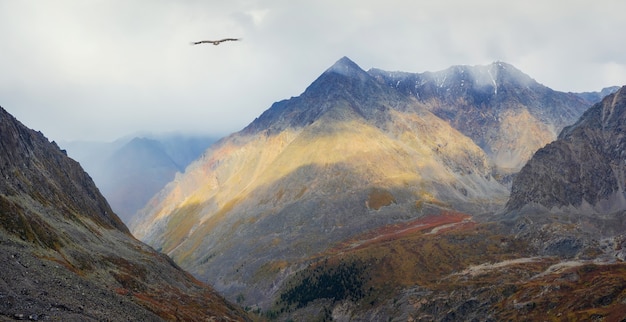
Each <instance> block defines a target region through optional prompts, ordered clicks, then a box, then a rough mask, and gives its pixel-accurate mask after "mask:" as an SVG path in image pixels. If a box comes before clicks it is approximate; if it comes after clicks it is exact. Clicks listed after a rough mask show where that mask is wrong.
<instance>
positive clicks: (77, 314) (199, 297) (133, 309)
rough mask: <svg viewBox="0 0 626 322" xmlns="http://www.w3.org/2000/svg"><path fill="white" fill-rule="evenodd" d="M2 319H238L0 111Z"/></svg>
mask: <svg viewBox="0 0 626 322" xmlns="http://www.w3.org/2000/svg"><path fill="white" fill-rule="evenodd" d="M0 151H1V153H0V175H1V176H2V180H0V272H1V274H0V319H1V320H32V321H37V320H59V321H160V320H188V321H204V320H219V321H244V320H248V319H249V318H248V317H247V314H246V313H245V312H243V311H242V310H241V309H239V308H238V307H237V306H235V305H232V304H230V303H229V302H227V301H225V300H224V299H223V298H222V297H221V296H220V295H218V294H217V293H216V292H215V291H214V290H213V289H212V288H211V287H209V286H207V285H205V284H203V283H201V282H199V281H198V280H196V279H195V278H193V277H192V276H191V275H190V274H188V273H186V272H185V271H183V270H182V269H181V268H180V267H178V265H176V264H175V263H174V262H173V261H172V260H170V259H169V258H168V257H166V256H164V255H162V254H160V253H157V252H156V251H154V250H153V249H152V248H150V247H149V246H147V245H145V244H143V243H142V242H140V241H138V240H136V239H135V238H134V237H132V235H131V234H130V232H129V231H128V229H127V228H126V226H125V225H124V224H123V223H122V222H121V220H120V219H119V218H118V217H117V216H116V215H115V214H114V213H113V211H112V210H111V208H110V206H109V205H108V203H107V202H106V200H105V199H104V197H102V195H101V194H100V192H99V191H98V189H97V188H96V186H95V184H94V183H93V181H92V180H91V178H90V177H89V176H88V175H87V174H86V173H85V172H84V171H83V169H82V168H81V167H80V165H79V164H78V163H77V162H75V161H74V160H72V159H70V158H68V157H67V156H66V155H65V153H64V151H62V150H60V149H59V147H58V146H57V145H56V144H55V143H50V142H49V141H48V140H47V139H46V138H45V137H44V135H43V134H41V133H39V132H35V131H33V130H30V129H28V128H26V127H25V126H24V125H22V124H21V123H20V122H19V121H17V120H16V119H15V118H14V117H13V116H11V115H10V114H9V113H8V112H7V111H6V110H4V109H2V108H0Z"/></svg>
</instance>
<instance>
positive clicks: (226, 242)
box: [131, 57, 616, 320]
mask: <svg viewBox="0 0 626 322" xmlns="http://www.w3.org/2000/svg"><path fill="white" fill-rule="evenodd" d="M613 90H614V89H613ZM588 99H592V100H593V96H590V95H579V94H574V93H562V92H557V91H553V90H551V89H549V88H547V87H545V86H543V85H541V84H539V83H537V82H536V81H534V80H532V79H531V78H530V77H529V76H527V75H525V74H523V73H522V72H520V71H519V70H517V69H515V68H514V67H513V66H511V65H508V64H505V63H501V62H496V63H493V64H491V65H488V66H474V67H468V66H456V67H452V68H450V69H448V70H446V71H442V72H437V73H423V74H410V73H401V72H385V71H381V70H376V69H373V70H370V71H369V72H366V71H364V70H362V69H361V68H360V67H359V66H358V65H356V64H355V63H354V62H352V61H351V60H350V59H348V58H346V57H344V58H342V59H340V60H339V61H337V62H336V63H335V64H334V65H333V66H331V67H330V68H329V69H327V70H326V71H325V72H324V73H323V74H322V75H321V76H320V77H319V78H318V79H316V80H315V81H314V82H313V83H312V84H311V85H310V86H309V87H308V88H307V89H306V90H305V91H304V92H303V93H302V94H301V95H300V96H298V97H294V98H291V99H289V100H284V101H280V102H277V103H275V104H273V105H272V106H271V107H270V108H269V109H268V110H267V111H265V112H264V113H263V114H262V115H260V116H259V117H258V118H257V119H255V120H254V121H253V122H252V123H250V125H248V126H247V127H246V128H244V129H243V130H242V131H240V132H237V133H234V134H232V135H230V136H228V137H226V138H223V139H222V140H220V141H219V142H217V143H216V144H214V145H213V146H212V147H211V148H210V149H208V150H207V151H206V152H205V153H204V154H203V156H202V157H201V158H200V159H198V160H196V161H195V162H193V163H192V164H191V165H190V166H189V167H188V168H187V169H186V171H185V173H184V174H182V175H180V176H177V177H176V178H175V180H174V181H172V182H171V183H169V184H168V185H167V186H166V187H165V188H164V189H163V190H162V191H161V192H159V193H158V194H157V195H156V196H155V197H154V198H153V199H152V200H151V201H150V202H149V203H148V204H147V206H146V207H145V208H143V209H142V210H141V211H140V212H139V213H138V214H137V216H136V217H135V219H134V221H133V222H132V223H131V230H132V232H133V233H134V234H135V236H137V237H138V238H140V239H142V240H144V241H146V242H147V243H149V244H150V245H152V246H153V247H155V248H157V249H159V250H161V251H163V252H165V253H166V254H168V255H170V256H172V258H173V259H174V260H175V261H176V262H177V263H179V264H180V265H181V266H183V267H184V268H186V269H188V270H189V271H190V272H191V273H193V274H194V275H196V276H198V277H200V278H201V279H203V280H208V281H209V282H210V283H211V284H212V285H214V286H215V287H216V288H217V289H218V290H219V291H220V292H222V293H223V294H224V295H225V296H226V297H227V298H230V299H232V300H235V299H237V300H238V301H239V302H241V303H243V304H244V305H246V306H251V307H258V308H260V309H262V310H266V312H267V314H268V315H270V316H282V317H284V318H285V317H291V318H295V319H299V318H302V317H304V316H309V317H310V316H311V314H312V315H313V316H317V317H319V318H328V316H332V317H335V316H336V317H337V318H341V317H344V318H348V317H355V316H359V317H360V318H361V319H363V320H371V319H375V320H379V319H388V318H392V317H396V318H397V317H399V318H402V319H403V318H405V317H410V316H421V317H422V318H425V319H432V318H433V317H434V316H437V317H439V318H440V317H442V316H446V315H445V314H442V312H446V310H450V312H454V313H455V314H459V315H457V317H459V316H466V315H467V314H470V313H471V314H474V315H473V316H475V317H476V318H478V319H481V317H483V318H484V317H488V316H492V315H490V314H493V313H489V312H496V311H494V307H493V306H491V305H493V304H489V305H490V306H487V305H488V304H486V303H496V302H489V301H504V298H503V297H502V296H501V295H497V296H495V295H494V296H491V295H489V296H488V295H487V294H483V295H480V296H478V295H477V294H478V293H479V291H480V289H479V286H478V285H479V284H480V283H485V282H486V283H488V284H489V285H495V286H493V288H492V289H491V290H490V291H489V292H492V291H493V292H502V291H504V292H505V293H507V292H508V293H511V292H513V293H515V292H516V290H519V289H522V288H523V287H525V286H524V285H525V284H523V282H524V281H527V278H528V276H534V275H537V274H540V273H541V272H542V271H544V270H547V269H548V268H549V267H550V266H551V265H556V264H558V263H560V258H564V259H570V258H572V256H573V257H575V256H578V255H580V254H582V253H584V252H589V251H590V249H591V248H592V247H586V246H585V247H578V248H576V247H569V246H568V245H570V244H571V243H570V242H572V241H571V240H565V239H558V240H557V239H554V240H546V239H541V238H539V237H538V236H537V235H532V234H528V236H531V235H532V236H534V237H535V239H534V241H531V240H530V239H525V237H524V238H522V237H520V238H518V237H516V236H515V235H514V234H513V233H514V232H513V231H512V230H511V229H510V227H509V226H507V225H508V224H511V225H513V226H515V227H518V226H516V225H522V226H524V227H534V228H532V230H533V231H534V232H539V231H541V230H540V229H539V228H537V227H536V226H533V225H530V224H528V223H526V222H525V221H524V220H525V219H519V220H518V219H511V217H509V216H507V215H502V216H501V217H498V216H500V215H496V213H499V212H502V211H503V209H504V206H505V204H506V202H507V200H508V196H509V187H510V186H511V178H512V177H513V175H514V174H515V173H517V171H519V169H521V168H522V167H523V165H524V164H525V163H526V161H528V160H529V159H530V158H531V157H532V155H533V154H534V152H535V151H537V149H539V148H541V147H543V146H544V145H545V144H547V143H549V142H551V141H553V140H554V139H556V138H557V134H558V133H559V132H560V131H561V130H562V129H563V128H564V127H566V126H567V125H570V124H572V123H574V122H576V120H577V119H578V118H579V117H580V116H581V115H582V114H583V113H584V111H585V110H586V109H587V108H589V107H590V106H591V105H592V104H593V103H594V102H591V101H588ZM513 189H517V188H515V187H513ZM494 218H495V219H494ZM516 218H517V217H516ZM520 218H521V217H520ZM524 218H527V217H524ZM491 220H495V223H491V224H488V223H485V222H488V221H491ZM516 220H517V221H516ZM528 229H531V228H528ZM523 231H524V232H526V230H523ZM525 236H526V235H525ZM433 238H435V239H433ZM560 242H563V243H564V244H563V245H561V244H559V243H560ZM568 243H570V244H568ZM403 245H404V246H403ZM408 245H412V246H413V247H415V248H413V250H410V249H407V248H402V251H401V250H400V248H401V247H408ZM559 245H561V246H563V247H562V249H561V248H559ZM583 245H587V244H583ZM570 246H571V245H570ZM540 249H541V250H542V251H539V250H540ZM594 249H595V248H594ZM561 250H563V251H562V252H561ZM393 254H396V255H393ZM550 254H553V255H554V256H562V257H555V258H552V259H548V258H544V257H541V256H548V255H550ZM585 254H586V253H585ZM603 254H604V253H603ZM534 256H539V257H538V258H537V259H535V258H534ZM585 256H586V255H585ZM429 258H430V259H432V263H428V261H429ZM509 261H510V262H509ZM499 262H501V264H493V265H495V266H493V268H495V267H498V266H497V265H502V267H506V268H507V270H508V269H513V268H512V267H521V268H520V269H519V270H516V271H515V272H514V273H511V274H510V275H506V274H504V275H500V276H499V277H497V278H493V279H491V278H492V277H493V275H490V280H488V281H487V280H484V279H483V280H480V281H478V280H473V282H471V283H469V284H468V285H467V289H466V290H464V291H462V292H460V293H458V297H450V300H451V302H450V303H449V305H451V306H442V305H443V303H440V302H437V301H436V296H441V294H442V292H444V289H443V288H441V287H444V286H445V288H448V289H447V290H445V291H446V292H449V291H450V289H449V288H451V287H453V284H450V283H448V282H445V283H444V282H443V280H442V279H447V281H451V280H452V279H451V278H452V277H453V276H459V278H466V277H467V276H469V275H471V276H474V275H472V274H474V273H473V272H482V268H481V266H480V265H483V264H484V265H485V266H482V267H483V268H484V269H485V270H486V271H489V272H492V270H493V268H492V266H489V265H491V264H489V263H499ZM368 267H369V268H368ZM472 267H476V268H472ZM420 269H424V274H423V275H420V273H418V271H419V270H420ZM474 269H476V271H474ZM409 272H411V273H409ZM463 272H466V273H463ZM405 273H406V274H405ZM450 274H460V275H450ZM464 274H465V275H464ZM467 274H469V275H467ZM507 274H508V273H507ZM524 274H529V275H524ZM462 276H465V277H462ZM523 276H526V278H523ZM550 276H551V275H550ZM507 278H511V281H513V280H515V282H510V283H509V282H505V281H508V280H506V279H507ZM453 280H455V281H457V282H458V279H457V278H456V277H455V278H454V279H453ZM437 281H438V282H437ZM498 281H499V282H502V283H500V284H498ZM313 282H315V283H313ZM437 283H440V284H439V285H441V287H436V286H435V285H437ZM474 283H476V284H474ZM494 283H495V284H494ZM333 285H334V286H333ZM337 285H343V286H341V287H338V286H337ZM346 285H351V286H349V287H348V286H346ZM500 287H511V289H510V290H508V291H507V290H503V289H500ZM575 288H580V286H575ZM328 290H332V291H328ZM398 290H401V291H399V292H400V293H396V292H398ZM402 292H407V293H402ZM529 292H530V291H529ZM513 293H511V294H513ZM530 293H532V292H530ZM530 293H529V294H530ZM488 294H491V293H488ZM494 294H495V293H494ZM532 294H535V293H532ZM303 296H304V297H303ZM433 296H434V297H433ZM537 296H539V295H537ZM467 297H470V298H472V297H476V303H472V304H471V305H470V304H467V305H466V304H464V303H466V301H468V298H467ZM420 298H421V299H420ZM422 299H423V300H424V301H426V303H425V304H424V305H422V306H421V308H420V307H419V306H417V309H416V306H415V305H410V304H409V303H411V301H418V302H419V301H421V300H422ZM613 300H614V299H612V300H611V301H610V303H614V301H613ZM394 302H395V303H398V304H397V305H398V306H401V305H406V306H404V307H403V308H404V310H403V311H399V312H398V311H394V309H392V307H393V306H394V305H395V304H393V303H394ZM467 303H468V302H467ZM503 303H504V302H503ZM615 303H616V302H615ZM429 305H430V306H429ZM464 305H466V306H464ZM474 305H478V306H479V308H480V309H479V308H477V307H474ZM503 305H505V304H503ZM506 305H510V306H506ZM506 305H505V307H502V308H501V310H500V311H498V312H500V314H501V315H500V316H502V317H506V316H511V315H509V314H512V313H511V312H513V311H514V310H515V309H514V307H515V305H516V304H515V303H513V302H511V303H508V304H506ZM359 307H360V308H359ZM411 307H413V308H411ZM420 310H421V311H420ZM464 310H465V311H464ZM373 312H378V313H376V314H381V315H372V314H374V313H373ZM429 314H430V315H429ZM467 316H472V315H467ZM452 317H454V315H451V316H450V318H452ZM439 318H437V319H439Z"/></svg>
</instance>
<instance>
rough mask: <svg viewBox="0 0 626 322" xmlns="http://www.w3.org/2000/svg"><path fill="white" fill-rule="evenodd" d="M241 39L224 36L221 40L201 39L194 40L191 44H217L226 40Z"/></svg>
mask: <svg viewBox="0 0 626 322" xmlns="http://www.w3.org/2000/svg"><path fill="white" fill-rule="evenodd" d="M239 40H241V38H224V39H220V40H200V41H194V42H192V43H191V44H192V45H199V44H213V45H215V46H217V45H219V44H220V43H223V42H225V41H239Z"/></svg>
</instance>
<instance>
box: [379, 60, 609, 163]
mask: <svg viewBox="0 0 626 322" xmlns="http://www.w3.org/2000/svg"><path fill="white" fill-rule="evenodd" d="M369 73H370V74H372V75H373V76H374V77H376V78H377V79H378V80H379V81H380V82H381V83H384V84H386V85H387V86H389V87H392V88H396V89H397V90H398V91H400V92H402V93H404V94H405V95H409V96H412V97H415V98H416V99H417V100H419V101H420V102H422V103H424V104H425V105H426V106H428V108H429V110H430V111H432V112H433V113H434V114H435V115H437V116H438V117H440V118H442V119H444V120H446V121H447V122H449V123H450V125H452V126H453V127H454V128H455V129H457V130H459V131H460V132H462V133H463V134H465V135H467V136H468V137H470V138H471V139H472V140H473V141H474V142H475V143H476V144H477V145H478V146H480V147H481V148H482V149H483V150H484V151H485V153H486V154H487V155H488V156H489V158H490V160H491V162H493V164H494V165H495V166H496V168H497V170H498V171H500V172H502V173H503V174H505V175H506V174H510V173H515V172H517V171H519V170H520V169H521V167H522V166H523V165H524V164H525V163H526V161H528V159H530V157H531V156H532V154H533V153H534V152H535V151H536V150H537V149H539V148H541V147H543V146H544V145H546V144H547V143H549V142H551V141H553V140H554V139H556V136H557V134H558V133H559V132H560V131H561V129H562V128H563V127H565V126H567V125H570V124H572V123H574V122H575V121H576V120H577V119H578V117H579V116H580V115H582V113H583V112H584V111H585V110H586V109H587V108H588V107H589V106H591V105H592V104H593V103H595V101H592V102H590V101H587V100H585V99H583V98H582V97H580V96H579V95H577V94H574V93H563V92H558V91H554V90H552V89H550V88H548V87H546V86H544V85H542V84H540V83H538V82H537V81H535V80H534V79H532V78H531V77H530V76H528V75H526V74H524V73H523V72H521V71H520V70H518V69H517V68H515V67H514V66H512V65H510V64H507V63H504V62H494V63H492V64H490V65H485V66H453V67H450V68H448V69H446V70H442V71H438V72H425V73H406V72H387V71H382V70H379V69H372V70H370V71H369ZM587 97H588V98H589V99H593V98H594V97H593V96H591V95H587ZM596 99H597V98H596Z"/></svg>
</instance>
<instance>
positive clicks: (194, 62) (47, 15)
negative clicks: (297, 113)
mask: <svg viewBox="0 0 626 322" xmlns="http://www.w3.org/2000/svg"><path fill="white" fill-rule="evenodd" d="M624 12H626V1H623V0H594V1H580V0H569V1H567V2H563V1H560V0H527V1H503V0H476V1H466V0H388V1H379V0H377V1H370V0H358V1H357V0H354V1H353V0H316V1H294V0H265V1H260V0H228V1H221V0H220V1H218V0H207V1H200V0H181V1H173V0H171V1H166V0H134V1H127V0H55V1H36V0H0V106H2V107H4V108H5V109H6V110H7V111H9V113H11V114H13V115H14V116H16V117H17V118H18V119H19V120H20V121H22V123H24V124H25V125H27V126H28V127H30V128H33V129H35V130H39V131H42V132H43V133H44V134H45V135H46V136H47V137H48V138H49V139H50V140H57V141H64V140H106V141H112V140H114V139H116V138H119V137H122V136H125V135H128V134H131V133H136V132H143V131H148V132H176V131H178V132H181V131H182V132H195V133H210V134H213V135H225V134H228V133H231V132H235V131H238V130H240V129H241V128H243V127H244V126H245V125H247V124H248V123H250V122H251V121H252V120H253V119H254V118H255V117H257V116H258V115H260V114H261V113H262V112H263V111H264V110H266V109H267V108H269V107H270V105H271V104H272V103H273V102H275V101H279V100H282V99H287V98H289V97H292V96H298V95H300V94H301V93H302V92H303V91H304V89H305V88H306V87H307V86H308V85H309V84H310V83H311V82H312V81H313V80H315V78H317V77H318V76H319V75H320V74H321V73H322V72H323V71H324V70H325V69H326V68H328V67H330V66H331V65H332V64H333V63H334V62H335V61H337V60H338V59H339V58H341V57H342V56H348V57H349V58H351V59H352V60H353V61H355V62H356V63H357V64H358V65H359V66H361V68H363V69H365V70H367V69H369V68H372V67H376V68H381V69H384V70H400V71H407V72H424V71H437V70H442V69H445V68H447V67H449V66H451V65H480V64H488V63H490V62H493V61H496V60H500V61H505V62H508V63H511V64H513V65H515V66H516V67H517V68H519V69H521V70H522V71H523V72H525V73H527V74H528V75H530V76H531V77H533V78H534V79H536V80H537V81H539V82H540V83H542V84H544V85H546V86H549V87H551V88H553V89H556V90H560V91H574V92H576V91H595V90H600V89H601V88H603V87H606V86H611V85H624V84H626V42H625V41H624V30H626V19H624ZM222 37H241V38H243V41H241V42H230V43H224V44H222V45H220V46H213V45H202V46H191V45H190V42H191V41H195V40H201V39H215V38H222Z"/></svg>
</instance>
